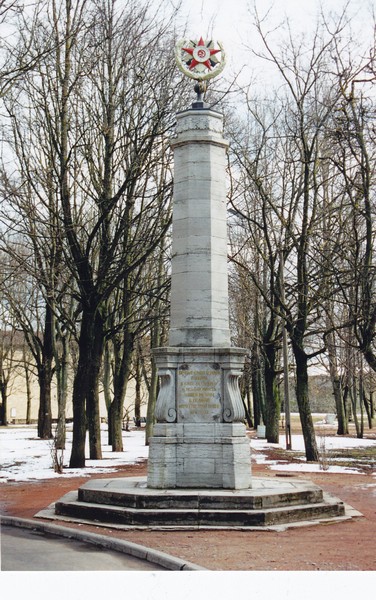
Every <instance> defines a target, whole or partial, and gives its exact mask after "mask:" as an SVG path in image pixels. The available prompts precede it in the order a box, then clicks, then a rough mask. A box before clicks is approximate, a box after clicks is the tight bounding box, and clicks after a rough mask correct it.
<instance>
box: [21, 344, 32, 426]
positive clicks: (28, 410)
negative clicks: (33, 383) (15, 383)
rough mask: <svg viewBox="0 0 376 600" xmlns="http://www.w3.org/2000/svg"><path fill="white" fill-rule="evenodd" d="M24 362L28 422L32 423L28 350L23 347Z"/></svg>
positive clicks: (28, 423)
mask: <svg viewBox="0 0 376 600" xmlns="http://www.w3.org/2000/svg"><path fill="white" fill-rule="evenodd" d="M22 358H23V364H24V370H25V382H26V424H27V425H30V423H31V387H30V371H29V367H28V366H27V362H26V351H25V348H23V354H22Z"/></svg>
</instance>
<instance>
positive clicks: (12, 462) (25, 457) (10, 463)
mask: <svg viewBox="0 0 376 600" xmlns="http://www.w3.org/2000/svg"><path fill="white" fill-rule="evenodd" d="M101 436H102V457H103V458H102V460H89V459H87V460H86V466H85V468H83V469H69V468H68V464H69V457H70V453H71V447H72V432H71V431H68V432H67V442H66V449H65V450H64V469H63V471H64V472H63V473H62V474H59V473H55V472H54V470H53V467H52V449H53V440H40V439H39V438H38V437H37V432H36V429H35V427H32V428H31V427H27V426H25V427H22V426H20V427H7V428H3V429H1V430H0V450H1V454H0V456H1V467H0V482H1V481H28V480H33V479H51V478H53V477H85V476H89V475H90V474H92V473H93V471H95V473H107V472H109V471H113V468H114V467H117V466H119V467H120V466H123V465H131V464H136V463H137V462H140V461H142V460H144V459H146V458H147V457H148V454H149V448H148V446H145V431H144V430H135V431H129V432H125V431H124V432H123V446H124V452H112V450H111V446H109V445H107V444H106V442H107V427H103V426H102V427H101ZM86 453H87V456H88V455H89V446H88V442H87V444H86Z"/></svg>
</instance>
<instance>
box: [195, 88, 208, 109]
mask: <svg viewBox="0 0 376 600" xmlns="http://www.w3.org/2000/svg"><path fill="white" fill-rule="evenodd" d="M194 90H195V92H196V94H197V99H196V102H193V103H192V108H193V109H195V110H197V109H200V108H209V105H208V104H206V102H204V98H203V96H204V94H205V92H206V82H205V81H196V84H195V87H194Z"/></svg>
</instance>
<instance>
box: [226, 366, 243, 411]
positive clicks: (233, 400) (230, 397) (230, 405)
mask: <svg viewBox="0 0 376 600" xmlns="http://www.w3.org/2000/svg"><path fill="white" fill-rule="evenodd" d="M241 374H242V372H241V371H240V370H236V371H235V370H229V371H224V374H223V375H224V382H223V383H224V398H223V420H224V422H225V423H237V422H242V421H243V420H244V417H245V411H244V406H243V401H242V397H241V395H240V389H239V377H240V376H241Z"/></svg>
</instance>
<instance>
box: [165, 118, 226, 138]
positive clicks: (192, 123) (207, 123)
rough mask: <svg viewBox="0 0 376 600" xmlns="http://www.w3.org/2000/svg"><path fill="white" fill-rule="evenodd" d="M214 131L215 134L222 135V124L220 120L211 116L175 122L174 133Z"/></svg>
mask: <svg viewBox="0 0 376 600" xmlns="http://www.w3.org/2000/svg"><path fill="white" fill-rule="evenodd" d="M195 130H196V131H198V130H205V131H214V132H215V133H219V134H222V131H223V123H222V119H215V118H213V116H212V115H205V114H203V115H200V116H199V117H197V116H194V117H186V118H185V119H180V120H178V121H177V125H176V133H177V134H179V133H183V132H185V131H195Z"/></svg>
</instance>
